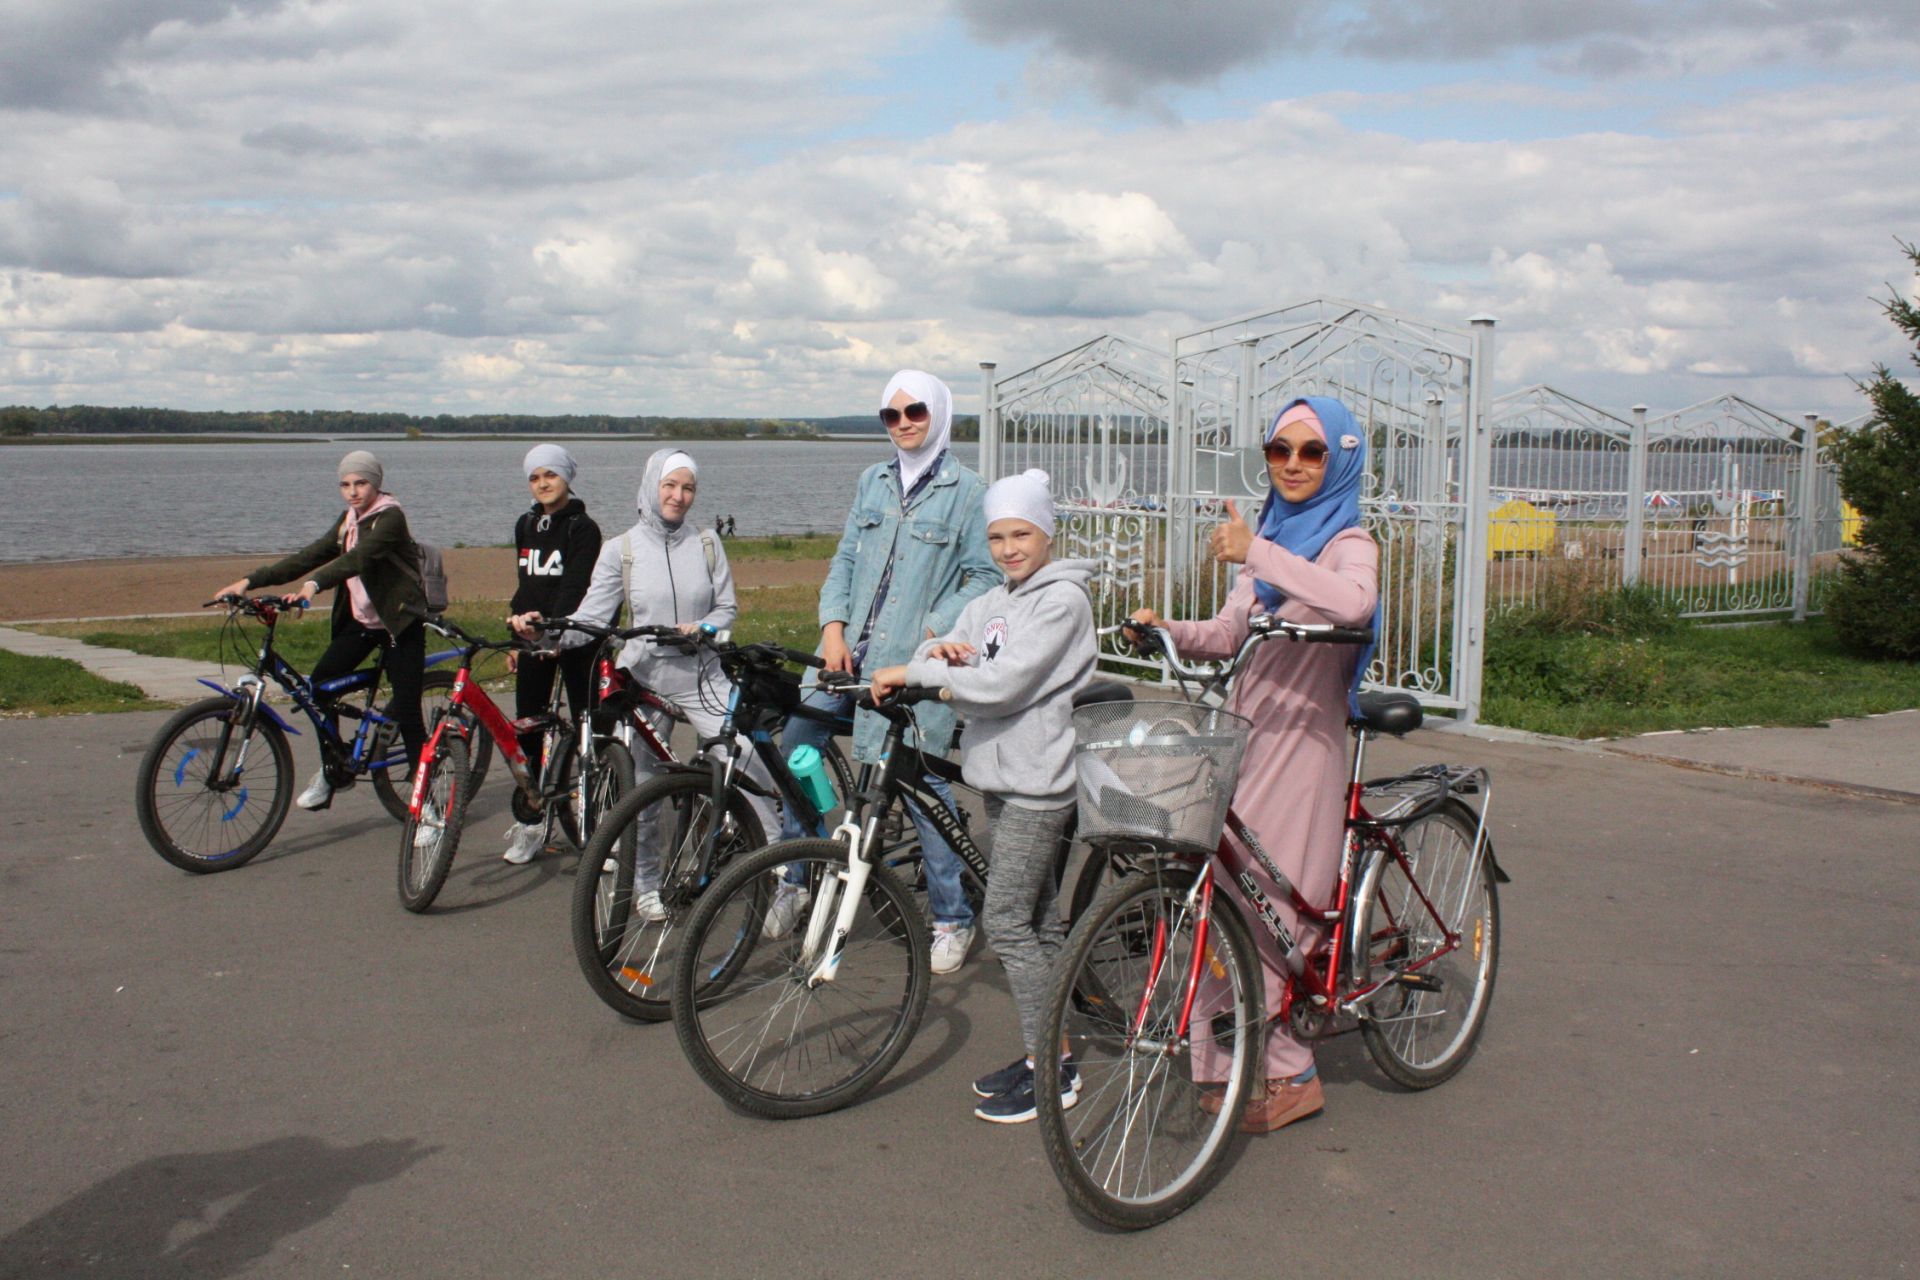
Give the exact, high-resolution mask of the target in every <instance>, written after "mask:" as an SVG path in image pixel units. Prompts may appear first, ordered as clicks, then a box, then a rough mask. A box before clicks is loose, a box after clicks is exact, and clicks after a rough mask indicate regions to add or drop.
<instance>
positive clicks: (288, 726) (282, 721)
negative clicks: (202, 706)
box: [196, 676, 300, 737]
mask: <svg viewBox="0 0 1920 1280" xmlns="http://www.w3.org/2000/svg"><path fill="white" fill-rule="evenodd" d="M196 679H198V680H199V681H200V683H201V684H203V685H205V686H207V688H209V689H211V690H213V691H214V692H215V693H224V694H225V695H226V696H227V697H229V698H240V697H243V696H245V695H243V694H242V693H241V692H240V691H239V690H238V689H229V688H227V686H225V685H223V684H219V683H217V682H215V681H212V680H209V679H207V678H206V677H205V676H198V677H196ZM260 709H261V710H262V711H264V712H266V713H267V718H268V719H270V720H272V721H273V722H274V723H275V724H277V725H279V726H280V728H281V731H282V732H284V733H291V734H293V735H294V736H295V737H299V736H300V731H299V730H298V729H296V728H294V727H293V724H292V722H291V721H289V720H288V719H287V718H286V717H285V716H283V715H281V714H280V713H279V712H278V711H275V710H274V709H273V705H272V704H271V703H269V702H267V701H266V699H264V698H263V699H261V701H260Z"/></svg>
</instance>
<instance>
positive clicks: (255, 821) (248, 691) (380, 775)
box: [134, 596, 487, 873]
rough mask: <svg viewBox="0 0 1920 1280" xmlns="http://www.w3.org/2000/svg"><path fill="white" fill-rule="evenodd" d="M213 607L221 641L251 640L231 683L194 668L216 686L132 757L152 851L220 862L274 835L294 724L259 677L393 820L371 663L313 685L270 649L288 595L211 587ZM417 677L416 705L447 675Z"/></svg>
mask: <svg viewBox="0 0 1920 1280" xmlns="http://www.w3.org/2000/svg"><path fill="white" fill-rule="evenodd" d="M215 606H225V607H226V610H227V618H226V623H225V626H224V627H223V629H222V633H221V645H222V649H223V651H224V650H225V649H226V647H227V646H228V645H229V644H230V643H237V642H242V641H244V642H245V643H246V644H247V645H248V647H249V648H250V649H252V654H251V657H250V659H249V662H248V671H247V673H246V674H245V675H242V676H241V677H240V678H239V679H237V680H235V681H234V682H233V684H232V685H231V686H228V685H225V684H221V683H219V682H216V681H213V680H208V679H202V680H201V681H200V683H201V684H204V685H206V686H207V687H208V688H209V689H212V690H214V691H215V692H216V693H217V694H218V695H219V696H218V697H213V698H207V699H204V700H203V701H200V702H195V703H192V704H190V705H188V706H185V707H182V708H181V709H180V710H179V711H177V712H175V713H174V715H173V716H172V717H171V718H170V719H168V721H167V722H166V723H165V724H163V725H161V726H160V730H159V732H157V733H156V734H154V737H153V741H152V743H151V745H149V746H148V748H147V751H146V754H145V755H144V756H142V757H141V760H140V770H139V773H138V774H137V775H136V781H135V783H134V809H135V812H136V813H137V814H138V815H139V818H140V830H141V832H142V833H143V834H144V835H145V836H146V838H147V843H148V844H150V845H152V846H153V849H154V852H156V853H158V854H159V855H160V856H161V857H163V858H165V859H166V860H167V861H168V862H170V863H172V864H173V865H174V866H176V867H179V868H180V869H181V870H183V871H193V872H198V873H207V872H214V871H231V870H233V869H234V868H235V867H239V866H243V865H245V864H246V863H247V862H248V861H249V860H251V859H252V858H253V857H254V856H255V855H256V854H258V853H259V852H260V851H261V850H262V849H264V848H266V847H267V845H268V844H269V843H271V842H272V840H273V837H274V836H275V835H276V834H278V832H279V830H280V825H281V824H282V823H283V822H285V821H286V817H287V809H288V806H289V805H290V804H291V803H292V801H293V793H294V776H293V748H292V746H291V745H290V744H289V743H288V741H287V738H288V735H293V736H296V737H297V736H299V734H300V730H299V729H298V728H296V727H295V726H294V724H293V723H292V722H291V721H290V720H288V719H287V718H286V717H285V716H284V715H282V714H281V713H280V712H279V711H278V710H276V709H275V708H274V707H273V706H272V705H271V704H270V703H268V702H267V700H266V693H267V684H268V682H269V681H271V682H272V683H273V684H275V685H277V686H279V687H280V689H282V690H283V691H284V692H285V693H286V694H287V696H288V697H289V698H291V699H292V700H293V703H294V705H295V706H297V707H298V708H299V709H300V710H301V711H303V712H305V713H306V716H307V719H308V720H309V721H311V722H312V725H313V733H314V740H315V742H316V743H317V744H318V745H319V748H320V764H321V767H322V768H323V769H325V770H326V774H327V779H328V781H330V782H331V783H332V784H333V786H334V789H335V790H336V791H340V790H344V789H346V788H348V787H351V786H352V785H353V784H354V783H355V782H356V781H358V780H359V779H360V778H362V777H370V778H371V779H372V781H373V790H374V794H376V795H377V796H379V797H380V803H381V804H382V805H383V806H384V807H385V808H386V810H387V812H388V813H390V814H392V815H393V816H394V817H395V818H397V819H404V818H405V817H406V813H407V802H406V798H405V793H404V792H403V791H402V790H401V789H400V788H399V787H396V786H395V785H394V781H393V771H394V770H396V769H397V770H402V771H404V770H405V769H406V767H407V758H406V748H405V745H404V744H403V743H402V742H401V740H400V732H399V726H397V725H396V724H395V723H394V722H393V720H392V718H391V717H390V716H388V714H387V704H386V702H384V701H381V700H380V683H381V676H382V674H383V668H382V666H381V664H380V662H379V661H376V662H375V664H374V665H373V666H371V667H366V668H362V669H361V670H359V671H353V672H349V673H348V674H346V675H344V676H340V677H339V678H337V679H333V680H325V681H322V682H320V683H319V684H317V685H316V684H314V683H312V682H311V681H309V680H308V679H307V677H305V676H304V675H302V674H300V672H299V671H298V670H296V669H295V668H294V667H293V665H292V664H291V663H290V662H288V661H287V659H286V658H285V657H283V656H282V655H281V654H280V653H279V652H278V651H277V650H276V649H275V648H274V633H275V629H276V627H277V626H278V624H279V622H280V619H281V617H282V616H283V615H284V614H285V613H286V612H287V611H288V610H289V609H290V608H293V607H296V606H293V605H289V604H288V603H287V601H285V600H284V599H283V598H282V597H280V596H222V597H220V598H219V599H218V600H212V601H209V602H207V604H205V605H203V606H202V608H208V609H211V608H214V607H215ZM297 607H298V608H301V609H304V608H305V607H306V605H305V604H304V603H300V604H298V605H297ZM243 620H251V621H253V622H257V623H258V624H260V626H261V628H262V633H261V636H260V639H259V643H258V647H257V648H253V645H252V642H251V641H245V640H244V637H243V635H242V632H241V626H242V622H243ZM454 656H455V652H454V651H451V650H450V651H448V652H445V653H437V654H433V655H431V656H430V657H428V658H427V665H428V666H429V667H432V666H434V665H436V664H438V663H441V662H445V661H446V660H447V659H449V658H452V657H454ZM422 686H423V687H422V698H421V703H422V706H421V710H422V713H423V714H424V713H426V712H427V711H428V710H429V709H430V708H432V707H433V706H434V705H435V704H436V703H437V702H440V701H443V700H444V699H445V697H446V696H447V694H448V693H449V692H450V691H451V690H452V688H453V677H452V676H451V675H450V674H448V673H447V672H444V671H431V670H430V671H428V672H427V673H426V677H425V679H424V681H423V682H422ZM359 693H365V695H366V697H365V699H364V700H363V701H360V702H359V703H358V704H356V703H354V702H351V701H348V699H349V698H351V697H352V695H355V694H359ZM330 713H331V714H334V715H339V716H342V717H344V718H346V719H349V720H352V721H354V722H355V727H354V730H353V733H352V736H350V737H345V738H343V737H341V736H340V735H339V733H337V732H336V731H335V730H334V729H333V727H332V725H331V723H330V719H329V715H330ZM486 767H487V760H486V758H485V757H476V760H475V764H474V768H475V770H476V772H484V771H485V769H486Z"/></svg>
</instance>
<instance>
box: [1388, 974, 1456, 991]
mask: <svg viewBox="0 0 1920 1280" xmlns="http://www.w3.org/2000/svg"><path fill="white" fill-rule="evenodd" d="M1393 980H1394V982H1396V983H1398V984H1399V985H1400V986H1403V987H1412V988H1413V989H1414V990H1415V991H1436V992H1437V991H1441V990H1444V989H1445V988H1444V987H1443V986H1442V985H1441V982H1440V980H1439V979H1438V978H1430V977H1428V976H1427V975H1426V974H1424V973H1398V974H1395V975H1394V977H1393Z"/></svg>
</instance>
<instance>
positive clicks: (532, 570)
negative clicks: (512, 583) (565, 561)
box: [520, 547, 560, 578]
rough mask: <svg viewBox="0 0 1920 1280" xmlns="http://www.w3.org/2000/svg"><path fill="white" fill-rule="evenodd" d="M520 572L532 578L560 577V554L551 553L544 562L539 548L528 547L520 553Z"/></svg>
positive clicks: (556, 552)
mask: <svg viewBox="0 0 1920 1280" xmlns="http://www.w3.org/2000/svg"><path fill="white" fill-rule="evenodd" d="M520 572H522V573H524V574H526V575H527V576H528V577H531V578H557V577H559V576H560V553H559V552H558V551H549V552H548V553H547V556H546V559H544V560H543V559H541V558H540V550H539V548H537V547H528V548H527V549H525V550H523V551H522V552H521V553H520Z"/></svg>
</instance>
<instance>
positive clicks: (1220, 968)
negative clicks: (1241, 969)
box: [1207, 942, 1227, 982]
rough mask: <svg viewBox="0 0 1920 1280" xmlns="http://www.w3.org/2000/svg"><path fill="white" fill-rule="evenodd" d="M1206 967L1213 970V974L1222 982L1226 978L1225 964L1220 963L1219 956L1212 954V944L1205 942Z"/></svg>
mask: <svg viewBox="0 0 1920 1280" xmlns="http://www.w3.org/2000/svg"><path fill="white" fill-rule="evenodd" d="M1207 967H1208V968H1209V969H1211V970H1213V976H1214V977H1215V978H1217V979H1219V980H1220V981H1222V982H1225V981H1226V978H1227V966H1225V965H1223V964H1221V963H1220V957H1219V956H1217V955H1215V954H1213V944H1212V943H1211V942H1209V943H1208V944H1207Z"/></svg>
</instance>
